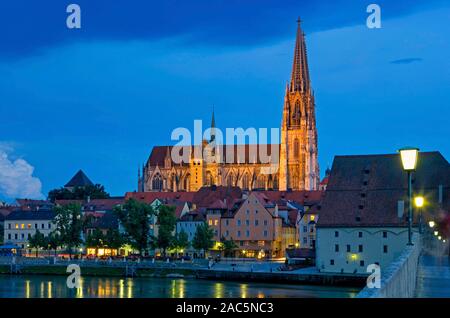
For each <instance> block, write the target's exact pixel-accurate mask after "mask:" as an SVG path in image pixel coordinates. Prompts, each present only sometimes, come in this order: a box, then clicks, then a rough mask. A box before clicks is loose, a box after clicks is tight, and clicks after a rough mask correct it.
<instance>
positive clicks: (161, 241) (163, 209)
mask: <svg viewBox="0 0 450 318" xmlns="http://www.w3.org/2000/svg"><path fill="white" fill-rule="evenodd" d="M158 223H159V229H158V238H157V241H156V244H157V246H158V247H159V248H160V249H162V250H163V255H164V256H166V250H167V248H169V247H170V246H172V244H173V242H174V234H173V233H174V231H175V226H176V224H177V217H176V215H175V207H173V206H167V205H161V206H159V207H158Z"/></svg>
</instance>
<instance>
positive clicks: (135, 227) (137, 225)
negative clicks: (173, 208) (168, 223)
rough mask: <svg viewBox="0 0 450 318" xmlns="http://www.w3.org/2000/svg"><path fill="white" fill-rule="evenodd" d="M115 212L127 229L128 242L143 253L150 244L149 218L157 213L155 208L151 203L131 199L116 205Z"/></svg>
mask: <svg viewBox="0 0 450 318" xmlns="http://www.w3.org/2000/svg"><path fill="white" fill-rule="evenodd" d="M114 213H115V214H116V215H117V217H118V218H119V221H120V224H121V225H122V226H123V228H124V230H125V233H126V236H127V240H128V242H129V243H130V245H131V246H132V247H133V248H135V249H137V250H138V251H139V252H140V253H141V255H142V254H143V252H144V251H145V250H146V249H147V248H148V246H149V242H150V225H149V220H150V217H151V216H152V215H155V211H154V209H153V208H152V207H151V206H150V205H149V204H146V203H143V202H139V201H137V200H135V199H129V200H127V201H126V202H125V204H124V205H122V206H117V207H115V208H114Z"/></svg>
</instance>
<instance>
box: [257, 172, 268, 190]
mask: <svg viewBox="0 0 450 318" xmlns="http://www.w3.org/2000/svg"><path fill="white" fill-rule="evenodd" d="M256 188H257V189H265V188H266V179H265V178H264V176H263V175H259V176H258V178H257V179H256Z"/></svg>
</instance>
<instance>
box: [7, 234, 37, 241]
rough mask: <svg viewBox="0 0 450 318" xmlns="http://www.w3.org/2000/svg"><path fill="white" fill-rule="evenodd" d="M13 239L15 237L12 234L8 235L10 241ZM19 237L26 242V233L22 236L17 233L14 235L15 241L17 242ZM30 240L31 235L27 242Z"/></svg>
mask: <svg viewBox="0 0 450 318" xmlns="http://www.w3.org/2000/svg"><path fill="white" fill-rule="evenodd" d="M12 237H13V236H12V234H11V233H9V234H8V240H12ZM19 237H20V239H22V240H24V239H25V234H24V233H21V234H20V236H19V234H18V233H15V234H14V239H15V240H18V239H19ZM30 238H31V233H28V234H27V240H29V239H30Z"/></svg>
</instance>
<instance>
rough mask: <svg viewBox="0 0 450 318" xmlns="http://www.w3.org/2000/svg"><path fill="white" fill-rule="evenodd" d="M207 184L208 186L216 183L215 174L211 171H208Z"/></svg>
mask: <svg viewBox="0 0 450 318" xmlns="http://www.w3.org/2000/svg"><path fill="white" fill-rule="evenodd" d="M206 185H207V186H212V185H214V180H213V176H212V174H211V172H210V171H207V172H206Z"/></svg>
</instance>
